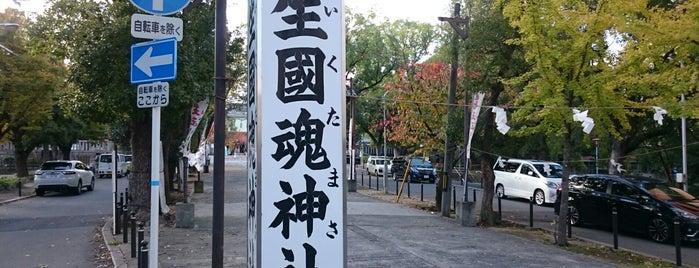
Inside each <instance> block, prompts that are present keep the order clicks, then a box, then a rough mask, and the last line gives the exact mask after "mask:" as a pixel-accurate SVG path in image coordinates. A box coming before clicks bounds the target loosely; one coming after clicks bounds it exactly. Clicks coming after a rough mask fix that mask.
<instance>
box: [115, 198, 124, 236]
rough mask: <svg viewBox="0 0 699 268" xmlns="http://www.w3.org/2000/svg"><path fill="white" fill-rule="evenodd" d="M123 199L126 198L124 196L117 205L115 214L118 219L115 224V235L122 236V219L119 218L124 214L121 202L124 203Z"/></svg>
mask: <svg viewBox="0 0 699 268" xmlns="http://www.w3.org/2000/svg"><path fill="white" fill-rule="evenodd" d="M123 199H124V197H123V196H122V197H121V200H120V201H118V202H117V203H116V213H115V215H116V219H115V220H114V223H116V225H115V226H114V234H115V235H119V234H121V221H120V220H119V219H120V218H119V217H121V213H122V208H123V206H122V205H121V202H123Z"/></svg>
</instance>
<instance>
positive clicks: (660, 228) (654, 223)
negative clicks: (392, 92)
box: [648, 218, 671, 243]
mask: <svg viewBox="0 0 699 268" xmlns="http://www.w3.org/2000/svg"><path fill="white" fill-rule="evenodd" d="M670 234H671V232H670V225H668V224H667V222H665V221H664V220H663V219H660V218H652V219H650V221H649V222H648V236H649V237H650V239H653V241H655V242H660V243H664V242H668V241H670V237H671V236H670Z"/></svg>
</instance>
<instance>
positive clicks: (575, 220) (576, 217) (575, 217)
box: [568, 206, 580, 225]
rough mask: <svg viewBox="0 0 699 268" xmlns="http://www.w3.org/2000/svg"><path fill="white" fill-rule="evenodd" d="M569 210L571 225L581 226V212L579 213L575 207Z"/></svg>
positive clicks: (570, 207)
mask: <svg viewBox="0 0 699 268" xmlns="http://www.w3.org/2000/svg"><path fill="white" fill-rule="evenodd" d="M568 210H569V211H570V214H569V215H568V218H569V219H570V224H571V225H579V224H580V211H578V208H576V207H574V206H568Z"/></svg>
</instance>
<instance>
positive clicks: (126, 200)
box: [124, 187, 129, 207]
mask: <svg viewBox="0 0 699 268" xmlns="http://www.w3.org/2000/svg"><path fill="white" fill-rule="evenodd" d="M124 207H129V187H126V188H124Z"/></svg>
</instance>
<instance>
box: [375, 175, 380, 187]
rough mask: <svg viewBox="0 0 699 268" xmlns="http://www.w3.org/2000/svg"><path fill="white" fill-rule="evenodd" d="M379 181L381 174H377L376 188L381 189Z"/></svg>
mask: <svg viewBox="0 0 699 268" xmlns="http://www.w3.org/2000/svg"><path fill="white" fill-rule="evenodd" d="M379 181H380V179H379V174H376V190H377V191H378V190H379Z"/></svg>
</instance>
